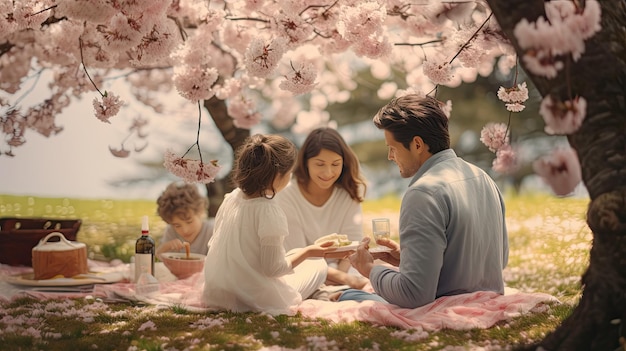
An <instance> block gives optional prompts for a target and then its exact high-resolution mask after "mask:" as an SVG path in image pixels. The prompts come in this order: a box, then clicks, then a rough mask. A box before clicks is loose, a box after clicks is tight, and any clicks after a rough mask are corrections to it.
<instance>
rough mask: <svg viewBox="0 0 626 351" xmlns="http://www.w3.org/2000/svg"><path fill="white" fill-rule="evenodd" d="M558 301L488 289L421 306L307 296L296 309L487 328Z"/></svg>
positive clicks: (381, 321) (337, 317)
mask: <svg viewBox="0 0 626 351" xmlns="http://www.w3.org/2000/svg"><path fill="white" fill-rule="evenodd" d="M548 302H556V303H558V302H559V301H558V300H557V299H556V298H555V297H553V296H551V295H548V294H542V293H523V292H517V293H514V294H510V295H500V294H498V293H495V292H490V291H479V292H475V293H469V294H461V295H455V296H444V297H440V298H438V299H437V300H435V301H434V302H432V303H430V304H428V305H424V306H422V307H418V308H414V309H408V308H400V307H398V306H395V305H391V304H385V303H381V302H375V301H364V302H356V301H342V302H328V301H320V300H306V301H303V302H302V303H301V304H300V305H298V306H297V308H296V311H298V312H301V313H302V315H303V316H306V317H310V318H324V319H328V320H331V321H334V322H353V321H361V322H369V323H372V324H374V325H385V326H394V327H399V328H404V329H408V328H417V327H421V328H423V329H424V330H428V331H437V330H441V329H456V330H468V329H473V328H481V329H485V328H489V327H491V326H493V325H494V324H495V323H497V322H499V321H502V320H508V319H511V318H513V317H517V316H520V315H522V314H524V313H529V312H532V311H533V310H534V309H535V308H536V307H537V306H538V305H543V304H545V303H548Z"/></svg>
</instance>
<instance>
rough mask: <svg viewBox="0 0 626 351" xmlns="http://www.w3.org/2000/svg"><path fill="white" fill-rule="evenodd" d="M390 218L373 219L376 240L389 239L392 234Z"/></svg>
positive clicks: (373, 231)
mask: <svg viewBox="0 0 626 351" xmlns="http://www.w3.org/2000/svg"><path fill="white" fill-rule="evenodd" d="M390 232H391V229H390V224H389V218H374V219H372V233H373V234H374V239H375V240H378V239H382V238H387V239H389V238H390V236H391V234H390Z"/></svg>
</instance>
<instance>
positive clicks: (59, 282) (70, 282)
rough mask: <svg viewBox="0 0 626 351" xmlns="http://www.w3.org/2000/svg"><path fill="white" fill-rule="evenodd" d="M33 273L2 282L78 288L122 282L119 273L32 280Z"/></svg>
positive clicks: (12, 276) (10, 277)
mask: <svg viewBox="0 0 626 351" xmlns="http://www.w3.org/2000/svg"><path fill="white" fill-rule="evenodd" d="M33 277H34V274H33V273H25V274H18V275H10V276H7V277H5V278H4V281H6V282H7V283H11V284H16V285H25V286H78V285H89V284H109V283H115V282H119V281H120V280H122V278H123V276H122V274H121V273H118V272H112V273H94V272H91V273H89V274H84V275H82V276H77V277H75V278H57V279H42V280H35V279H33Z"/></svg>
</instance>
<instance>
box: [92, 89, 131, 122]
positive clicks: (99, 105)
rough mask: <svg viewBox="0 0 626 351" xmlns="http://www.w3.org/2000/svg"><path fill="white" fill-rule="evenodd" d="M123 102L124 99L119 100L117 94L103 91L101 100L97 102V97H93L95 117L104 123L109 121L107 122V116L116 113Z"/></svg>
mask: <svg viewBox="0 0 626 351" xmlns="http://www.w3.org/2000/svg"><path fill="white" fill-rule="evenodd" d="M123 104H124V101H122V100H120V98H119V97H118V96H115V94H113V93H108V92H104V95H103V96H102V102H99V101H98V98H94V99H93V108H94V110H95V112H96V117H98V119H99V120H101V121H102V122H105V123H111V122H109V118H111V117H113V116H115V115H117V113H118V112H119V111H120V108H121V107H122V105H123Z"/></svg>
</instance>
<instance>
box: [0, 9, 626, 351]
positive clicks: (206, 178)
mask: <svg viewBox="0 0 626 351" xmlns="http://www.w3.org/2000/svg"><path fill="white" fill-rule="evenodd" d="M623 23H626V5H625V2H624V1H622V0H615V1H602V2H600V1H597V0H561V1H549V2H544V0H473V1H472V0H447V1H443V0H430V1H428V0H417V1H404V0H313V1H311V0H295V1H294V0H247V1H242V0H239V1H237V0H206V1H199V0H164V1H153V0H21V1H4V2H2V3H0V92H2V95H0V111H1V113H0V127H1V128H0V130H1V131H2V135H3V137H4V138H3V143H2V144H0V153H1V154H2V156H4V157H19V152H18V150H19V146H21V145H23V144H24V143H26V142H27V140H28V133H33V132H34V133H39V134H42V135H44V136H52V135H54V134H56V133H59V132H62V127H61V126H57V125H56V122H55V117H56V116H58V115H59V114H61V113H62V112H63V110H64V109H65V108H66V107H67V106H69V104H71V103H72V102H73V101H76V100H77V99H82V98H87V99H91V100H92V104H93V107H94V117H95V118H98V119H99V120H100V121H102V122H103V123H104V125H103V128H106V125H107V124H112V123H118V121H119V120H120V112H121V111H124V109H125V108H126V107H127V105H128V104H143V105H146V106H149V107H151V108H152V109H153V110H154V112H155V113H160V112H162V111H163V102H162V101H163V96H164V95H165V94H168V93H169V92H171V91H173V90H175V91H176V92H177V93H178V94H179V95H180V96H182V97H183V98H184V99H186V100H187V101H188V103H190V104H194V105H197V111H198V114H197V115H196V116H192V118H197V120H198V130H197V137H196V140H195V142H194V143H192V145H191V146H190V147H189V148H188V149H186V150H174V149H169V150H167V152H166V154H165V155H164V167H165V168H166V169H167V170H169V171H170V172H172V173H173V174H175V175H177V176H179V177H181V178H183V179H185V180H186V181H190V182H201V183H205V184H206V186H207V189H208V193H209V197H210V198H211V201H210V203H211V205H212V206H213V208H212V209H211V210H212V211H213V213H214V212H215V210H216V208H215V206H216V205H219V204H220V203H221V198H222V197H223V194H224V193H226V192H228V191H229V190H230V189H232V185H231V184H229V183H228V177H226V178H223V179H215V177H216V175H217V174H218V171H219V168H220V165H219V160H207V159H203V155H202V152H201V148H200V143H201V141H202V138H201V137H202V133H201V132H202V129H203V128H206V127H203V126H206V125H207V124H206V123H204V124H203V123H202V121H203V118H204V119H206V118H208V117H210V118H211V119H212V121H213V122H214V125H215V126H216V127H217V128H218V129H219V130H220V132H221V134H222V135H223V137H224V140H225V141H226V142H228V144H230V145H231V147H232V148H233V149H236V148H237V147H238V146H239V145H241V143H242V142H243V140H244V139H245V137H247V136H248V135H249V134H250V128H252V127H253V126H255V125H256V124H258V123H260V122H261V121H263V120H264V121H265V122H267V123H271V124H272V125H273V126H274V127H275V128H277V129H286V128H292V130H294V131H298V132H302V133H305V132H306V131H308V130H310V129H312V128H314V127H317V126H319V125H332V121H330V119H329V116H328V114H327V113H325V108H326V107H327V106H328V105H329V104H334V103H341V102H345V101H346V100H347V99H349V98H350V91H351V90H353V89H354V88H355V87H356V86H357V84H358V83H357V82H356V80H355V78H356V72H357V70H358V69H362V68H363V67H368V68H369V69H370V71H371V73H372V75H373V76H375V77H376V78H379V79H381V80H385V78H386V77H389V76H390V74H391V73H390V72H392V71H395V72H406V77H405V85H403V86H398V85H397V84H396V83H393V82H389V83H386V84H383V85H382V86H381V87H380V89H379V90H378V92H377V93H378V95H379V97H381V98H389V97H392V96H399V95H403V94H408V93H416V94H424V95H426V94H428V95H432V96H437V92H438V87H439V86H449V87H455V86H458V85H459V84H461V83H463V82H471V81H473V80H474V79H476V77H477V76H479V75H481V76H487V75H489V74H491V73H492V72H493V70H494V69H497V70H498V71H500V73H502V74H504V75H506V76H509V77H511V81H510V84H507V86H502V87H500V89H499V90H498V91H497V95H498V97H499V98H500V99H501V100H502V101H503V104H504V106H505V107H506V109H507V111H508V113H507V115H503V116H501V118H499V119H498V120H494V121H493V122H492V123H489V124H488V125H486V126H485V127H484V128H483V130H482V132H481V141H482V142H483V143H484V144H485V146H486V147H487V148H489V150H491V151H492V152H493V153H494V161H493V169H494V170H495V171H497V172H500V173H512V172H515V171H516V170H517V169H519V167H520V162H521V160H520V157H519V156H518V152H519V150H518V146H517V144H516V141H515V139H514V138H512V137H511V135H512V134H511V123H510V121H511V119H513V118H516V116H515V114H516V113H518V112H520V111H522V110H524V109H525V106H524V102H525V101H526V99H528V88H527V84H533V85H534V86H535V87H536V88H537V89H538V91H539V92H540V93H541V95H542V96H543V100H542V103H541V106H540V110H539V111H537V112H538V113H539V114H541V116H542V117H543V118H544V121H545V123H546V127H545V132H546V133H547V134H555V135H566V136H567V138H568V141H569V146H568V147H564V148H559V149H556V150H554V151H553V153H551V154H549V155H546V156H543V157H541V158H539V159H537V160H536V161H534V162H533V168H534V169H535V171H536V172H537V173H538V174H539V175H541V176H542V177H543V178H544V179H545V180H546V182H547V183H548V184H549V185H551V186H552V188H553V190H554V192H555V194H557V195H567V194H568V193H570V192H571V191H572V190H573V189H574V187H575V186H576V185H577V184H578V183H579V182H580V181H581V180H582V181H583V183H584V185H585V186H586V187H587V189H588V191H589V194H590V200H591V201H590V206H589V210H588V214H587V217H588V223H589V226H590V228H591V229H592V231H593V233H594V241H593V247H592V250H591V262H590V266H589V269H588V271H587V272H586V273H585V275H584V276H583V279H582V283H583V289H584V291H583V296H582V298H581V300H580V304H579V305H578V307H577V308H576V309H575V311H574V313H573V315H572V316H571V317H569V318H568V319H566V320H565V321H564V323H563V324H562V325H561V326H560V327H559V328H558V329H557V330H556V331H554V332H553V333H551V334H550V335H548V336H547V337H546V338H545V340H544V341H543V342H542V343H541V347H542V348H543V349H548V350H588V349H594V350H595V349H602V350H610V349H615V348H616V347H617V346H618V345H619V341H618V340H619V338H620V336H621V337H623V336H624V333H625V330H624V329H626V328H624V327H623V325H624V322H623V321H624V320H626V297H625V295H624V291H626V261H625V260H624V257H626V240H625V231H626V225H625V224H624V222H625V221H626V219H625V218H626V213H625V212H624V211H625V210H624V209H625V208H626V206H624V205H625V202H626V200H625V199H626V191H625V190H624V189H625V188H626V187H625V186H624V185H625V182H626V174H625V170H626V165H625V154H626V142H625V135H626V133H625V132H626V127H625V121H624V111H625V109H626V107H625V102H624V101H625V99H624V88H625V87H626V84H625V79H624V78H625V75H624V73H625V69H624V68H625V65H624V58H625V57H626V37H625V36H626V35H625V34H624V32H623V30H622V27H623V25H622V24H623ZM520 70H524V72H525V73H526V76H527V77H529V79H530V81H529V82H520V81H518V74H517V72H519V71H520ZM46 71H47V72H50V74H51V75H52V77H53V79H52V81H51V82H50V84H49V91H50V96H49V97H47V98H46V99H45V100H43V101H41V102H39V103H38V104H36V105H33V106H24V105H23V104H22V101H23V98H24V95H25V94H28V92H29V91H30V90H32V87H33V86H35V85H36V84H38V83H39V77H41V75H42V73H43V72H46ZM112 80H124V81H125V82H127V84H128V86H129V87H130V89H129V91H130V92H131V94H127V95H121V94H120V93H119V92H115V91H109V90H107V89H106V87H107V86H110V84H111V81H112ZM442 107H443V108H444V110H445V111H446V113H447V114H448V116H449V117H450V118H452V119H453V118H454V110H453V105H452V102H451V101H445V102H444V101H442ZM149 122H150V117H149V116H142V117H139V118H135V119H134V120H133V121H132V122H131V123H130V127H129V133H130V134H133V135H135V136H137V137H138V138H142V139H144V138H147V137H148V136H147V135H146V133H145V131H144V128H145V126H146V124H147V123H149ZM125 140H126V139H125ZM112 143H116V142H112ZM110 150H111V153H112V155H114V156H116V157H129V156H130V155H131V154H132V153H135V152H141V150H142V148H137V149H130V148H127V147H126V145H125V141H122V142H121V147H119V148H113V147H110Z"/></svg>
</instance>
